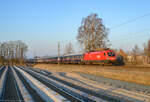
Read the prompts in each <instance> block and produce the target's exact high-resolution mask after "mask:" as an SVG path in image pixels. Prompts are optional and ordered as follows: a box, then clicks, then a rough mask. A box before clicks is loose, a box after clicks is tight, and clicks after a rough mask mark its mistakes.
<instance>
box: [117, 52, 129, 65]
mask: <svg viewBox="0 0 150 102" xmlns="http://www.w3.org/2000/svg"><path fill="white" fill-rule="evenodd" d="M118 54H119V55H121V56H122V57H123V59H124V61H125V62H127V57H128V54H127V53H126V52H125V51H123V49H120V50H119V53H118Z"/></svg>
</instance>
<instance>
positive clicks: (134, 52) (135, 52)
mask: <svg viewBox="0 0 150 102" xmlns="http://www.w3.org/2000/svg"><path fill="white" fill-rule="evenodd" d="M131 54H132V63H133V64H137V63H138V59H137V56H138V55H139V48H138V46H137V45H135V47H134V48H133V49H132V53H131Z"/></svg>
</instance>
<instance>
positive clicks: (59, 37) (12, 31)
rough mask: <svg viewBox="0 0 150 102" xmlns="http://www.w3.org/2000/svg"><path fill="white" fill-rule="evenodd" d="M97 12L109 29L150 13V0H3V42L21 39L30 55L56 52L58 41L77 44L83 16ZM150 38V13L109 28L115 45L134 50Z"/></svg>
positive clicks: (0, 10)
mask: <svg viewBox="0 0 150 102" xmlns="http://www.w3.org/2000/svg"><path fill="white" fill-rule="evenodd" d="M91 13H97V14H98V15H99V17H100V18H102V19H103V23H104V25H105V26H106V27H107V28H109V29H110V28H112V27H114V26H117V25H118V24H121V23H124V22H126V21H128V20H131V19H134V18H136V17H139V16H142V15H144V14H148V13H150V0H0V41H1V42H2V41H9V40H22V41H24V42H25V43H27V45H28V46H29V52H28V56H29V57H31V56H33V53H34V54H35V55H39V56H43V55H55V54H57V42H58V41H60V42H61V49H62V50H63V48H64V46H65V44H66V43H67V42H70V41H71V42H72V43H73V44H74V46H77V42H76V40H75V39H76V36H77V29H78V27H79V26H80V24H81V21H82V18H83V17H86V16H88V15H89V14H91ZM149 38H150V15H149V16H145V17H143V18H141V19H138V20H136V21H135V22H132V23H128V24H126V25H124V26H120V27H117V28H114V29H110V31H109V39H110V41H111V44H112V46H111V47H113V48H122V47H123V48H124V49H127V50H128V49H131V48H132V47H133V46H134V45H135V44H139V46H141V45H142V44H143V43H144V42H146V41H147V40H148V39H149Z"/></svg>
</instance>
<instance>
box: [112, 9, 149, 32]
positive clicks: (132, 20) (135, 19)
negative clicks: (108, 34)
mask: <svg viewBox="0 0 150 102" xmlns="http://www.w3.org/2000/svg"><path fill="white" fill-rule="evenodd" d="M146 16H150V12H149V13H146V14H144V15H141V16H138V17H136V18H133V19H130V20H127V21H125V22H123V23H121V24H118V25H116V26H112V27H110V30H113V29H116V28H119V27H121V26H124V25H126V24H128V23H132V22H135V21H137V20H138V19H141V18H144V17H146Z"/></svg>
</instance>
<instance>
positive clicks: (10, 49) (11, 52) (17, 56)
mask: <svg viewBox="0 0 150 102" xmlns="http://www.w3.org/2000/svg"><path fill="white" fill-rule="evenodd" d="M26 52H27V45H26V44H25V43H24V42H22V41H8V42H3V43H1V44H0V60H1V62H5V63H11V64H13V63H19V62H20V63H23V61H24V58H25V54H26Z"/></svg>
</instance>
